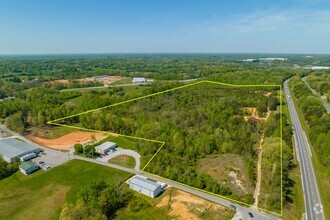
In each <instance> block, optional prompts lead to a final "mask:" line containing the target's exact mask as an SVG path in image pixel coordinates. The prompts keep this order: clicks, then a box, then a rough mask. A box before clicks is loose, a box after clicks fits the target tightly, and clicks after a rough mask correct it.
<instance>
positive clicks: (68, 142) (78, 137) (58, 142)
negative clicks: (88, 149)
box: [27, 131, 106, 149]
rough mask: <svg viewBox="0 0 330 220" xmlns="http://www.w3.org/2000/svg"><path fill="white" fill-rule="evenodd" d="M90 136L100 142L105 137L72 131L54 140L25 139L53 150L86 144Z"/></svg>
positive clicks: (31, 137) (30, 137) (32, 137)
mask: <svg viewBox="0 0 330 220" xmlns="http://www.w3.org/2000/svg"><path fill="white" fill-rule="evenodd" d="M92 135H94V136H95V138H96V141H100V140H101V139H103V138H105V136H106V134H103V133H97V132H85V131H74V132H71V133H69V134H66V135H63V136H62V137H59V138H55V139H44V138H40V137H35V136H31V135H29V136H27V138H29V139H30V140H32V141H34V142H36V143H38V144H41V145H43V146H46V147H50V148H55V149H68V148H70V147H73V146H74V145H75V144H78V143H79V144H87V143H88V142H90V141H91V136H92Z"/></svg>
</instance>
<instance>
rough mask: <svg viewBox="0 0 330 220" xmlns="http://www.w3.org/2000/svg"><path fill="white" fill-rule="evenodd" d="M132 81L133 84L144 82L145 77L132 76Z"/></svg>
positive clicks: (145, 81)
mask: <svg viewBox="0 0 330 220" xmlns="http://www.w3.org/2000/svg"><path fill="white" fill-rule="evenodd" d="M133 83H134V84H146V83H147V80H146V79H145V78H142V77H134V78H133Z"/></svg>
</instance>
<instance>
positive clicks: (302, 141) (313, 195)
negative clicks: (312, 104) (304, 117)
mask: <svg viewBox="0 0 330 220" xmlns="http://www.w3.org/2000/svg"><path fill="white" fill-rule="evenodd" d="M288 82H289V80H287V81H285V82H284V91H285V96H286V99H287V101H288V108H289V112H290V116H291V120H292V124H293V129H294V139H295V145H296V148H297V156H298V160H299V163H300V170H301V175H302V184H303V191H304V192H303V193H304V200H305V209H306V214H305V219H307V220H323V219H325V217H324V214H323V206H322V204H321V199H320V194H319V191H318V188H317V184H316V178H315V173H314V169H313V165H312V161H311V157H312V154H311V150H310V146H309V144H308V140H307V136H306V134H305V132H304V131H303V129H302V126H301V123H300V121H299V118H298V114H297V111H296V108H295V105H294V103H293V101H292V98H291V97H292V96H291V94H290V91H289V89H288Z"/></svg>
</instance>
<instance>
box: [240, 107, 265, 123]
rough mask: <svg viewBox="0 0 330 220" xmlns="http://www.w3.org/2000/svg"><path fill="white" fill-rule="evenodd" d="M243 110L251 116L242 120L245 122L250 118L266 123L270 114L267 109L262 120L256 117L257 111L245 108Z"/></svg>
mask: <svg viewBox="0 0 330 220" xmlns="http://www.w3.org/2000/svg"><path fill="white" fill-rule="evenodd" d="M243 110H245V111H247V112H249V113H251V116H244V120H245V121H248V120H249V119H250V118H255V119H257V120H260V121H267V119H268V117H269V115H270V113H271V112H270V111H269V109H268V112H267V115H266V117H264V118H262V117H259V116H258V111H257V109H256V108H249V107H245V108H243Z"/></svg>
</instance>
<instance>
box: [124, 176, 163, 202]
mask: <svg viewBox="0 0 330 220" xmlns="http://www.w3.org/2000/svg"><path fill="white" fill-rule="evenodd" d="M129 187H130V188H131V189H132V190H135V191H137V192H139V193H142V194H144V195H146V196H150V197H152V198H155V197H156V196H157V195H158V194H159V193H161V192H162V188H161V185H159V184H157V183H155V182H152V181H150V180H147V179H144V178H142V177H139V176H136V177H134V178H132V179H131V180H130V181H129Z"/></svg>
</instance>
